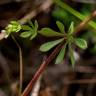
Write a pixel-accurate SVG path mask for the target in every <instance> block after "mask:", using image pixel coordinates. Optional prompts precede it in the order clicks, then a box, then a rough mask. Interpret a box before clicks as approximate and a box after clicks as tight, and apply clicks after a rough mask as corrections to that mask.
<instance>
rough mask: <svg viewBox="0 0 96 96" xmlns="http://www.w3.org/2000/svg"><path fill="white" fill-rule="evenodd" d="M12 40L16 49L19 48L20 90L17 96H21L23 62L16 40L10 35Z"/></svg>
mask: <svg viewBox="0 0 96 96" xmlns="http://www.w3.org/2000/svg"><path fill="white" fill-rule="evenodd" d="M11 37H12V39H13V40H14V42H15V43H16V45H17V47H18V48H19V64H20V90H19V96H21V93H22V84H23V60H22V49H21V47H20V45H19V44H18V42H17V41H16V39H15V38H14V36H13V35H11Z"/></svg>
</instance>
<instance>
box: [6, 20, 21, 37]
mask: <svg viewBox="0 0 96 96" xmlns="http://www.w3.org/2000/svg"><path fill="white" fill-rule="evenodd" d="M20 30H21V25H20V24H19V22H17V21H11V22H10V23H9V24H8V25H7V26H6V27H5V31H6V33H7V35H8V36H9V35H10V34H11V33H12V32H19V31H20Z"/></svg>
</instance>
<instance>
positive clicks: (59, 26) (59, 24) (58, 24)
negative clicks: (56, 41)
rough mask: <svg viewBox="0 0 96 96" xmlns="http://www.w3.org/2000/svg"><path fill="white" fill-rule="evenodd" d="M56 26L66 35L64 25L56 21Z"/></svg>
mask: <svg viewBox="0 0 96 96" xmlns="http://www.w3.org/2000/svg"><path fill="white" fill-rule="evenodd" d="M56 24H57V26H58V28H59V30H60V32H61V33H65V28H64V25H63V24H62V23H61V22H60V21H56Z"/></svg>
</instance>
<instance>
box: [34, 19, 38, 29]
mask: <svg viewBox="0 0 96 96" xmlns="http://www.w3.org/2000/svg"><path fill="white" fill-rule="evenodd" d="M34 25H35V28H36V29H38V22H37V20H35V24H34Z"/></svg>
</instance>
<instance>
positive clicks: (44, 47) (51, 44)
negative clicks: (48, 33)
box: [40, 38, 64, 52]
mask: <svg viewBox="0 0 96 96" xmlns="http://www.w3.org/2000/svg"><path fill="white" fill-rule="evenodd" d="M63 40H64V39H63V38H62V39H58V40H55V41H51V42H47V43H44V44H42V45H41V46H40V51H42V52H47V51H49V50H50V49H52V48H53V47H55V46H56V45H57V44H59V43H61V42H62V41H63Z"/></svg>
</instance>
